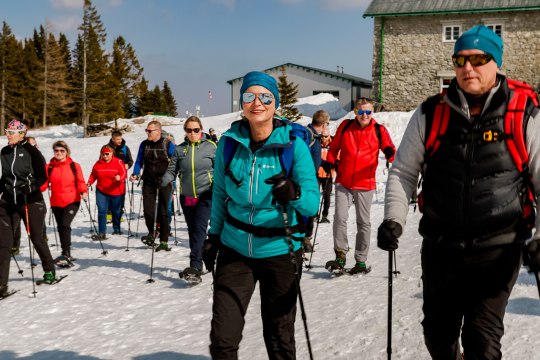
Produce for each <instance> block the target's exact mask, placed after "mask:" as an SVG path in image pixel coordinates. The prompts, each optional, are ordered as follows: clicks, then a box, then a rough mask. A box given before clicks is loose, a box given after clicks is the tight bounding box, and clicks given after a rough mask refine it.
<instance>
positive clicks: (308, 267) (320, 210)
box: [306, 181, 332, 269]
mask: <svg viewBox="0 0 540 360" xmlns="http://www.w3.org/2000/svg"><path fill="white" fill-rule="evenodd" d="M331 183H332V182H330V181H329V182H327V183H326V185H325V186H324V189H323V193H322V194H321V206H319V212H318V213H317V226H315V234H313V247H312V249H311V254H310V255H309V262H308V264H307V265H306V269H311V268H312V266H311V259H313V252H315V244H316V240H317V231H319V224H320V222H321V213H322V209H323V205H324V194H325V193H326V190H327V188H328V184H331Z"/></svg>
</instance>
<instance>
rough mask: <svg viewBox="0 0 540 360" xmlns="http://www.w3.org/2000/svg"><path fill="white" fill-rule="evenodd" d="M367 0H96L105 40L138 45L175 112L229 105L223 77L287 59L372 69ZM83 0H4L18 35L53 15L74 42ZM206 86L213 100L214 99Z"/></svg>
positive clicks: (364, 71) (5, 16)
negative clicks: (172, 101) (170, 96)
mask: <svg viewBox="0 0 540 360" xmlns="http://www.w3.org/2000/svg"><path fill="white" fill-rule="evenodd" d="M369 2H370V0H93V4H94V5H95V6H96V8H97V10H98V13H99V14H100V15H101V19H102V21H103V23H104V25H105V28H106V30H107V36H108V37H107V50H110V49H111V44H112V41H113V39H115V38H116V37H117V36H119V35H122V36H123V37H124V38H125V39H126V41H127V42H129V43H131V44H132V45H133V47H134V48H135V51H136V53H137V56H138V58H139V61H140V63H141V65H142V66H143V67H144V75H145V76H146V79H148V80H149V81H150V86H151V87H153V86H154V85H155V84H159V85H160V86H161V85H162V84H163V81H165V80H166V81H168V83H169V86H170V87H171V89H172V90H173V93H174V96H175V98H176V100H177V102H178V112H179V113H180V114H185V112H186V110H187V111H190V112H194V109H195V106H196V105H199V106H200V108H201V113H202V114H203V115H215V114H222V113H227V112H229V111H230V99H231V94H230V86H229V84H227V80H231V79H234V78H237V77H241V76H243V75H244V74H245V73H247V72H248V71H252V70H264V69H267V68H270V67H274V66H277V65H280V64H283V63H287V62H291V63H296V64H300V65H306V66H311V67H317V68H322V69H326V70H332V71H335V70H336V66H337V65H339V66H342V67H343V68H344V72H345V73H347V74H351V75H355V76H360V77H363V78H367V79H371V62H372V54H373V45H372V43H373V40H372V36H373V19H371V18H366V19H364V18H363V17H362V14H363V12H364V11H365V9H366V7H367V6H368V5H369ZM82 4H83V1H82V0H8V1H1V2H0V14H1V15H0V17H1V19H2V21H5V22H7V24H8V25H9V26H10V27H11V28H12V30H13V33H14V34H15V35H16V36H17V37H18V38H20V39H22V38H25V37H30V36H32V32H33V29H34V27H36V28H39V26H40V25H44V24H45V21H46V20H47V21H48V22H49V23H50V24H51V26H52V31H53V32H55V33H58V32H63V33H64V34H66V35H67V36H68V39H70V47H71V48H73V45H74V42H75V39H76V34H77V27H78V26H79V25H80V23H81V21H82ZM208 91H211V92H212V94H213V100H211V101H209V100H208Z"/></svg>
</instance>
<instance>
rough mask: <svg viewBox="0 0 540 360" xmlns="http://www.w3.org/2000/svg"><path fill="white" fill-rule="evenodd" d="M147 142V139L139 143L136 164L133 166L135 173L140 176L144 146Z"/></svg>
mask: <svg viewBox="0 0 540 360" xmlns="http://www.w3.org/2000/svg"><path fill="white" fill-rule="evenodd" d="M145 144H146V140H145V141H143V142H142V143H141V145H139V151H138V152H137V160H135V166H134V167H133V175H135V176H139V174H140V172H141V169H142V167H143V159H144V146H145Z"/></svg>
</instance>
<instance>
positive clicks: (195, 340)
mask: <svg viewBox="0 0 540 360" xmlns="http://www.w3.org/2000/svg"><path fill="white" fill-rule="evenodd" d="M325 96H326V95H319V96H315V97H310V98H305V99H300V101H299V103H300V104H299V107H300V109H301V111H303V113H304V114H306V115H311V114H313V112H314V111H315V110H318V109H320V108H325V109H327V110H328V111H329V112H330V113H331V114H332V117H333V118H335V119H338V118H342V117H346V116H347V114H346V113H345V112H344V111H342V110H340V109H339V107H336V102H335V101H333V100H332V99H331V98H328V97H325ZM237 116H238V114H236V113H235V114H228V115H221V116H214V117H206V118H203V119H202V121H203V125H204V127H205V129H206V130H208V128H210V127H213V128H215V129H216V130H217V132H218V134H220V133H222V132H223V131H225V130H226V129H227V128H228V126H229V124H230V123H231V122H232V121H233V120H235V119H236V118H237ZM348 116H350V117H352V115H351V114H348ZM410 116H411V113H380V114H375V118H376V119H377V120H378V121H379V122H381V123H383V124H384V125H385V126H387V127H388V129H389V131H390V134H391V135H392V137H393V139H394V141H395V143H396V145H397V144H399V141H400V139H401V134H402V133H403V130H404V128H405V126H406V123H407V121H408V119H409V118H410ZM151 119H152V117H151V116H149V117H146V118H145V119H140V120H141V121H138V122H139V124H134V122H133V121H131V120H122V121H120V122H121V123H129V124H132V126H133V132H130V133H127V134H125V135H124V138H125V139H126V140H127V144H128V146H130V148H131V151H132V153H133V154H134V156H135V155H136V153H137V149H138V146H139V144H140V142H141V141H142V140H144V139H145V138H146V136H145V134H144V129H145V124H144V123H142V124H141V122H142V120H144V121H146V122H148V121H150V120H151ZM181 121H182V120H181V119H172V118H168V119H164V122H163V123H164V124H168V125H167V126H165V127H164V129H165V130H167V131H169V132H172V133H173V135H175V137H176V138H177V139H181V138H183V136H184V135H183V134H184V133H183V130H182V127H181V125H180V124H181ZM309 121H310V119H309V118H304V119H302V123H304V124H307V122H309ZM338 123H339V121H333V122H332V126H331V129H332V130H333V131H335V128H336V126H337V124H338ZM333 131H332V132H333ZM81 134H82V129H81V128H80V127H78V126H75V125H71V126H61V127H51V128H49V129H47V130H43V131H31V132H30V135H33V136H36V138H37V141H38V144H39V147H40V149H41V151H42V152H43V154H44V156H45V158H46V159H47V160H48V159H50V158H51V157H52V149H51V144H52V143H53V142H54V141H56V140H59V139H63V140H66V141H67V143H68V144H69V145H70V146H71V148H72V158H73V159H74V160H75V161H77V162H79V163H80V164H81V165H82V168H83V172H84V176H85V178H88V175H89V174H90V170H91V168H92V166H93V164H94V163H95V161H96V160H97V159H98V155H99V149H100V147H101V145H104V144H106V143H107V142H108V140H109V137H108V136H107V137H94V138H87V139H83V138H81ZM0 142H2V143H3V144H7V141H6V139H5V137H2V138H1V139H0ZM380 160H381V161H380V164H379V169H378V181H379V182H378V186H377V194H376V196H375V197H374V201H373V206H372V212H371V224H372V229H371V231H372V237H371V251H370V256H369V258H368V263H369V264H370V265H371V266H372V267H373V271H372V272H371V273H370V274H368V275H365V276H357V275H355V276H349V275H344V276H341V277H334V276H332V275H331V274H330V273H329V272H327V271H326V270H325V269H324V264H325V262H326V261H327V260H330V259H333V258H334V252H333V240H332V227H331V224H321V225H320V226H319V228H318V233H317V237H316V245H315V253H314V254H313V261H312V265H313V268H312V269H310V270H307V271H306V270H305V269H304V273H303V275H302V282H301V288H302V294H303V300H304V303H305V308H306V315H307V322H308V327H309V335H310V339H311V344H312V348H313V354H314V358H315V359H320V360H324V359H351V360H352V359H368V360H371V359H386V358H387V354H386V346H387V344H386V334H387V291H388V278H387V273H388V255H387V253H386V252H384V251H382V250H379V249H378V248H377V245H376V243H377V241H376V231H377V227H378V225H379V224H380V222H381V221H382V217H383V200H384V190H385V183H386V180H385V178H386V171H385V168H384V161H383V156H382V154H381V157H380ZM130 174H131V172H130ZM134 194H135V199H134V208H133V209H130V206H129V203H128V202H127V201H126V209H127V211H128V213H129V214H130V215H131V216H132V217H133V218H134V219H133V220H131V221H130V226H131V229H132V231H133V232H137V233H138V235H139V237H140V235H141V234H143V235H144V234H146V230H145V226H144V220H143V219H141V221H140V222H139V221H138V220H137V219H136V218H137V217H138V214H139V212H140V209H139V205H140V194H141V189H140V188H138V187H135V189H134ZM94 196H95V195H94V193H93V192H92V193H91V211H92V217H93V218H95V215H94V203H95V197H94ZM45 197H46V198H47V195H46V194H45ZM46 201H48V199H47V200H46ZM350 214H351V216H350V218H349V235H350V238H349V244H350V245H351V246H354V240H353V239H354V234H355V224H354V210H353V208H351V212H350ZM329 218H330V220H332V218H333V207H332V208H331V210H330V217H329ZM419 218H420V215H419V214H418V212H413V211H412V208H411V212H410V214H409V218H408V223H407V226H406V228H405V231H404V234H403V236H402V238H401V239H400V248H399V249H398V251H397V267H398V270H399V271H400V274H399V275H398V277H397V278H394V280H393V298H394V301H393V324H392V333H393V338H392V348H393V358H394V359H407V360H409V359H411V360H412V359H415V360H416V359H419V360H422V359H429V355H428V353H427V350H426V349H425V346H424V343H423V336H422V328H421V325H420V321H421V320H422V311H421V307H422V289H421V284H420V273H421V269H420V254H419V252H420V242H421V239H420V237H419V235H418V233H417V226H418V221H419ZM51 221H52V220H51V218H50V216H49V213H48V214H47V218H46V223H47V233H48V237H49V244H50V245H51V246H52V245H54V244H55V234H54V231H53V226H52V222H51ZM90 225H91V224H90V217H89V213H88V211H87V210H86V209H82V208H81V210H80V211H79V213H78V214H77V216H76V218H75V220H74V223H73V224H72V228H73V231H72V232H73V239H72V241H73V250H72V254H73V256H75V257H76V258H77V261H76V266H75V267H73V268H71V269H67V270H64V269H59V270H57V274H58V275H62V274H68V275H69V276H68V277H67V278H65V279H64V280H63V281H62V282H61V283H59V284H57V285H55V286H47V285H42V286H38V287H36V290H37V294H36V295H35V297H34V296H33V295H32V274H31V270H30V262H29V251H28V250H29V249H28V240H27V237H26V235H25V234H24V231H23V234H24V235H23V238H22V240H21V242H22V248H21V255H19V256H17V260H18V262H19V264H20V266H21V267H22V270H23V272H24V273H23V276H20V275H19V274H18V269H17V267H16V265H15V263H14V262H13V261H12V262H11V271H10V282H9V286H10V288H14V289H18V290H19V292H18V293H16V294H15V295H13V296H11V297H9V298H7V299H5V300H3V301H1V302H0V309H1V311H2V317H1V321H0V324H1V325H0V359H2V360H11V359H37V360H44V359H77V360H97V359H136V360H150V359H152V360H168V359H185V360H202V359H209V358H210V356H209V352H208V345H209V332H210V319H211V307H212V276H211V274H206V275H203V282H202V283H201V284H199V285H196V286H193V287H190V286H188V285H187V284H186V283H185V282H183V280H181V279H180V278H179V277H178V272H179V271H180V270H181V269H183V268H184V267H186V266H188V265H189V244H188V234H187V229H186V224H185V222H184V220H183V217H182V216H180V215H176V226H175V229H174V230H173V233H175V234H176V238H174V237H172V238H171V239H170V244H171V245H172V247H173V249H172V251H171V252H158V253H156V254H155V258H154V273H153V277H154V279H155V280H156V281H155V282H154V283H151V284H150V283H147V282H146V280H147V279H148V278H149V277H150V258H151V250H149V249H148V248H147V247H146V246H143V245H142V243H141V242H140V240H139V238H138V237H137V238H130V239H129V247H128V238H127V236H126V235H124V236H116V235H115V236H112V235H110V233H111V232H112V227H111V225H110V224H108V229H107V230H108V234H109V235H108V236H109V239H108V240H106V241H104V242H103V245H104V247H105V249H106V250H107V251H108V254H107V255H106V256H103V255H102V250H101V247H100V245H99V243H98V242H95V241H92V240H91V238H90V236H91V235H92V234H91V233H90ZM137 226H138V227H137ZM173 226H174V222H173ZM127 227H128V226H127V223H126V221H124V222H123V223H122V230H123V231H124V233H125V234H126V233H127ZM175 240H177V242H178V243H177V245H176V246H175V245H174V244H173V242H174V241H175ZM127 250H129V251H127ZM51 252H52V254H53V257H56V256H58V255H60V249H59V248H57V247H55V246H52V247H51ZM353 261H354V259H353V254H352V252H349V254H348V262H349V264H351V263H353ZM34 273H35V276H36V278H41V276H42V275H43V272H42V269H41V266H40V265H39V266H38V267H36V268H35V269H34ZM463 295H464V296H467V294H463ZM259 307H260V298H259V295H258V290H257V291H256V292H255V294H254V296H253V298H252V301H251V304H250V307H249V310H248V313H247V316H246V326H245V329H244V338H243V340H242V343H241V344H240V351H239V357H240V359H246V360H247V359H265V358H267V356H266V350H265V346H264V342H263V339H262V325H261V319H260V310H259ZM297 313H298V316H297V322H296V342H297V358H298V359H308V358H309V356H308V351H307V343H306V337H305V333H304V328H303V323H302V318H301V313H300V308H298V312H297ZM505 324H506V334H505V336H504V338H503V354H504V358H505V359H540V340H539V339H538V330H539V329H540V301H539V299H538V290H537V288H536V284H535V281H534V278H533V277H532V276H531V275H529V274H528V273H527V272H526V270H525V269H522V271H521V273H520V275H519V278H518V281H517V284H516V286H515V288H514V291H513V293H512V296H511V298H510V301H509V304H508V308H507V313H506V318H505Z"/></svg>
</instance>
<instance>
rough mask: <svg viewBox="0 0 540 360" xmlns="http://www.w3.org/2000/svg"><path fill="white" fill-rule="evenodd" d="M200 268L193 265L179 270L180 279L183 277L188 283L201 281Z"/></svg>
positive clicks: (194, 283) (193, 283) (192, 283)
mask: <svg viewBox="0 0 540 360" xmlns="http://www.w3.org/2000/svg"><path fill="white" fill-rule="evenodd" d="M201 274H202V272H201V270H199V269H197V268H194V267H187V268H185V269H184V271H181V272H180V274H179V275H180V279H184V280H185V281H186V282H187V283H188V284H190V285H196V284H199V283H200V282H201V281H202V278H201Z"/></svg>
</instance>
